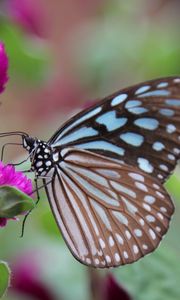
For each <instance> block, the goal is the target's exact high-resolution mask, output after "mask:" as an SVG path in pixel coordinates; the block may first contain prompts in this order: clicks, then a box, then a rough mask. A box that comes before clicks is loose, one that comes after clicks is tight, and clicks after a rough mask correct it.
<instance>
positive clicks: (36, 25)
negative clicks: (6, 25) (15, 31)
mask: <svg viewBox="0 0 180 300" xmlns="http://www.w3.org/2000/svg"><path fill="white" fill-rule="evenodd" d="M7 8H8V13H9V15H10V17H11V18H12V19H13V20H14V21H15V22H16V23H17V24H19V25H20V26H21V27H22V28H23V29H24V30H25V31H26V32H28V33H31V34H34V35H36V36H38V37H43V36H44V24H43V23H44V22H45V21H44V6H43V3H41V1H36V0H8V2H7Z"/></svg>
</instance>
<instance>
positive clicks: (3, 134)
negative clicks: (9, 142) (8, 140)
mask: <svg viewBox="0 0 180 300" xmlns="http://www.w3.org/2000/svg"><path fill="white" fill-rule="evenodd" d="M12 135H20V136H28V134H27V133H26V132H23V131H9V132H1V133H0V137H6V136H12Z"/></svg>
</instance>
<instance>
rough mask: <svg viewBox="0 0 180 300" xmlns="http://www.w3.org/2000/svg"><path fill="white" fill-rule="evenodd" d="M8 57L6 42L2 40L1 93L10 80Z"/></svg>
mask: <svg viewBox="0 0 180 300" xmlns="http://www.w3.org/2000/svg"><path fill="white" fill-rule="evenodd" d="M7 70H8V57H7V54H6V51H5V47H4V44H3V43H2V42H1V41H0V93H2V92H3V91H4V87H5V84H6V83H7V81H8V75H7Z"/></svg>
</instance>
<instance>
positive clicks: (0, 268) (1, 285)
mask: <svg viewBox="0 0 180 300" xmlns="http://www.w3.org/2000/svg"><path fill="white" fill-rule="evenodd" d="M10 274H11V272H10V269H9V267H8V265H7V263H6V262H4V261H0V297H2V296H3V295H4V294H5V292H6V290H7V288H8V287H9V283H10Z"/></svg>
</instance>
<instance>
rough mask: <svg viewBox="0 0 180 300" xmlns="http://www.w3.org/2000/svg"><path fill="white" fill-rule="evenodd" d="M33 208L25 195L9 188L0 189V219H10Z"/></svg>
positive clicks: (30, 200) (2, 187) (32, 202)
mask: <svg viewBox="0 0 180 300" xmlns="http://www.w3.org/2000/svg"><path fill="white" fill-rule="evenodd" d="M34 207H35V204H34V201H33V199H32V198H30V197H29V196H28V195H26V194H25V193H23V192H21V191H20V190H18V189H16V188H14V187H11V186H1V187H0V218H12V217H15V216H17V215H19V214H21V213H23V212H26V211H28V210H30V209H32V208H34Z"/></svg>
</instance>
